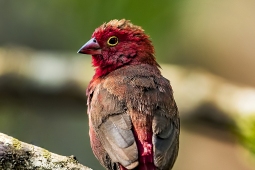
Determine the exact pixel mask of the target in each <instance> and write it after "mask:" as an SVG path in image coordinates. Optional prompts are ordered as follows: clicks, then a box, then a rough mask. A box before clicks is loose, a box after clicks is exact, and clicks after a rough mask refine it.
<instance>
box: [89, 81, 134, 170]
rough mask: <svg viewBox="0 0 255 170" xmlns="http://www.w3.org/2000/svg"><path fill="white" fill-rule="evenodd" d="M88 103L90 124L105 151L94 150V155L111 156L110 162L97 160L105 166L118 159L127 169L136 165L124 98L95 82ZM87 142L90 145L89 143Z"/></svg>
mask: <svg viewBox="0 0 255 170" xmlns="http://www.w3.org/2000/svg"><path fill="white" fill-rule="evenodd" d="M91 97H92V96H91ZM89 103H90V110H89V117H90V121H91V123H90V124H91V126H92V127H93V129H94V130H95V133H96V135H97V138H98V139H99V140H100V143H101V144H102V146H103V148H104V149H105V151H106V153H107V154H108V155H107V154H106V155H104V154H101V155H100V153H98V155H96V156H97V157H98V159H99V160H106V158H101V157H102V156H103V157H110V158H111V160H110V162H109V161H103V162H101V164H103V165H104V166H105V167H109V166H111V165H112V164H114V163H120V164H121V165H122V166H124V167H126V168H127V169H132V168H134V167H136V166H137V165H138V151H137V146H136V143H135V139H134V136H133V133H132V131H131V128H132V123H131V119H130V117H129V115H128V114H127V113H126V110H127V109H126V106H125V102H124V101H123V100H119V99H118V98H117V97H116V96H114V95H113V94H110V93H109V92H108V91H107V89H105V88H103V87H102V86H99V87H98V88H96V89H95V91H94V93H93V97H92V98H91V102H89ZM91 145H92V148H93V143H91ZM109 164H111V165H109Z"/></svg>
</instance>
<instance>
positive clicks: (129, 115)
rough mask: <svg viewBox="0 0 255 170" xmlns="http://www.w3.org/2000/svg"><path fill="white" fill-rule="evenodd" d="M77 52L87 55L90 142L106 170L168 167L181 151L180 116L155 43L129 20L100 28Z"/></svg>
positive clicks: (110, 23)
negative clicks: (91, 71)
mask: <svg viewBox="0 0 255 170" xmlns="http://www.w3.org/2000/svg"><path fill="white" fill-rule="evenodd" d="M78 53H82V54H91V55H92V64H93V66H94V67H95V75H94V76H93V78H92V80H91V81H90V83H89V86H88V89H87V96H88V100H87V104H88V117H89V135H90V143H91V147H92V150H93V153H94V154H95V156H96V158H97V159H98V160H99V162H100V163H101V164H102V165H103V166H104V167H105V168H106V169H109V170H125V169H137V170H169V169H171V168H172V167H173V165H174V162H175V160H176V157H177V155H178V150H179V133H180V119H179V114H178V109H177V106H176V103H175V100H174V97H173V90H172V87H171V85H170V83H169V81H168V80H167V79H166V78H164V77H163V76H162V75H161V72H160V70H159V67H160V66H159V64H158V63H157V62H156V59H155V56H154V47H153V45H152V42H151V41H150V39H149V36H148V35H146V34H145V33H144V30H143V29H142V28H141V27H139V26H136V25H133V24H132V23H131V22H130V21H128V20H125V19H121V20H111V21H110V22H108V23H104V24H103V25H101V26H100V27H98V28H97V29H96V30H95V32H94V33H93V34H92V38H91V39H90V40H89V41H88V42H87V43H86V44H85V45H83V46H82V47H81V49H80V50H79V51H78Z"/></svg>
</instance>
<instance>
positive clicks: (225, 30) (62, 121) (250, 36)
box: [0, 0, 255, 170]
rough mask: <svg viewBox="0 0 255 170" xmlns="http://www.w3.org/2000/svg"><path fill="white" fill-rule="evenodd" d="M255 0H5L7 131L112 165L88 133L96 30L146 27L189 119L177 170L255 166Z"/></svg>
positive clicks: (2, 55) (1, 66)
mask: <svg viewBox="0 0 255 170" xmlns="http://www.w3.org/2000/svg"><path fill="white" fill-rule="evenodd" d="M254 6H255V1H254V0H190V1H186V0H183V1H177V0H162V1H140V2H138V1H134V0H122V1H99V0H94V1H88V0H76V1H68V0H54V1H34V0H22V1H15V0H0V132H2V133H6V134H8V135H11V136H13V137H16V138H18V139H20V140H22V141H25V142H28V143H32V144H35V145H38V146H41V147H44V148H46V149H48V150H50V151H52V152H55V153H58V154H62V155H75V156H76V157H77V159H78V161H79V162H81V163H83V164H84V165H86V166H88V167H90V168H93V169H96V170H100V169H103V168H102V167H101V166H100V165H99V163H98V162H97V160H96V159H95V158H94V156H93V154H92V152H91V149H90V145H89V137H88V123H87V122H88V120H87V115H86V96H85V89H86V86H87V84H88V82H89V80H90V79H91V77H92V75H93V68H92V67H91V57H90V56H85V55H79V54H76V52H77V50H78V49H79V48H80V47H81V46H82V45H83V44H84V43H85V42H87V40H89V39H90V37H91V34H92V33H93V31H94V29H95V28H97V27H98V26H99V25H101V24H102V23H104V22H108V21H109V20H111V19H122V18H126V19H129V20H131V21H132V22H133V23H134V24H137V25H140V26H142V27H143V28H144V29H145V31H146V33H147V34H149V35H150V37H151V39H152V41H153V44H154V46H155V49H156V57H157V60H158V61H159V62H160V63H161V65H162V68H163V69H162V73H163V74H164V76H165V77H167V78H168V79H170V80H171V82H172V85H173V88H174V91H175V93H174V95H175V97H176V101H177V104H178V105H179V110H180V115H181V118H182V129H181V141H180V154H179V158H178V160H177V162H176V165H175V167H174V170H192V169H194V170H226V169H231V170H240V169H242V170H252V169H255V168H254V167H255V163H254V154H255V118H254V117H255V116H254V115H255V90H254V88H255V76H254V73H255V46H254V44H255V10H254Z"/></svg>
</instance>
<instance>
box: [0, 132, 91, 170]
mask: <svg viewBox="0 0 255 170" xmlns="http://www.w3.org/2000/svg"><path fill="white" fill-rule="evenodd" d="M0 169H5V170H9V169H19V170H25V169H26V170H37V169H38V170H39V169H40V170H50V169H54V170H91V169H90V168H88V167H86V166H83V165H81V164H80V163H79V162H78V161H77V160H76V158H75V157H74V156H61V155H58V154H55V153H52V152H49V151H48V150H46V149H43V148H40V147H37V146H34V145H31V144H28V143H25V142H21V141H19V140H18V139H15V138H13V137H11V136H8V135H5V134H3V133H0Z"/></svg>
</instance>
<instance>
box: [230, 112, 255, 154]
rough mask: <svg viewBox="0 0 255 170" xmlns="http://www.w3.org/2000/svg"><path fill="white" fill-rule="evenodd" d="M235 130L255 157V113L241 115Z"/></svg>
mask: <svg viewBox="0 0 255 170" xmlns="http://www.w3.org/2000/svg"><path fill="white" fill-rule="evenodd" d="M236 125H237V127H236V130H235V132H236V133H237V135H238V136H239V139H240V141H241V142H242V143H243V145H244V146H245V147H246V148H247V149H248V150H249V151H250V152H251V153H252V155H253V157H254V159H255V114H252V115H248V116H242V117H241V116H240V117H238V119H236Z"/></svg>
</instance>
